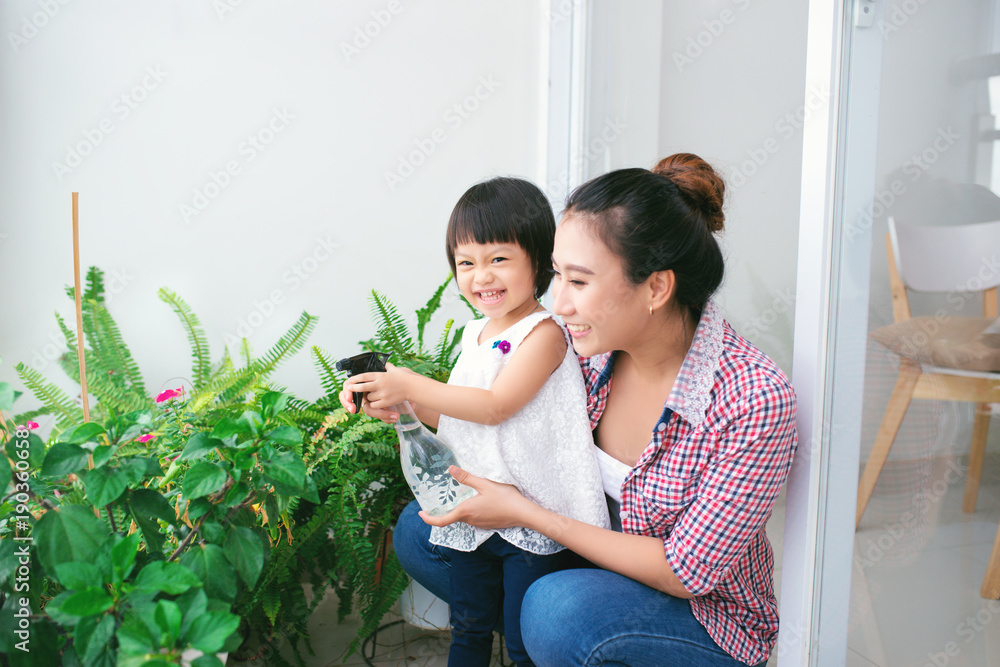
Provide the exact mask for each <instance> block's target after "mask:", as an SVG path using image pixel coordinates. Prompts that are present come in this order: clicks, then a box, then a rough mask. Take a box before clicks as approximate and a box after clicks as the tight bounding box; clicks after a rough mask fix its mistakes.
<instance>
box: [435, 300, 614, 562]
mask: <svg viewBox="0 0 1000 667" xmlns="http://www.w3.org/2000/svg"><path fill="white" fill-rule="evenodd" d="M551 316H552V314H551V313H548V312H540V313H534V314H531V315H528V316H527V317H525V318H524V319H523V320H521V321H520V322H517V323H516V324H514V325H513V326H511V327H510V328H509V329H507V330H506V331H504V332H503V333H501V334H499V335H497V336H494V337H493V338H490V339H488V340H484V341H483V342H482V343H479V342H478V341H479V335H480V333H481V332H482V331H483V327H485V326H486V323H487V322H489V319H488V318H484V319H481V320H473V321H472V322H469V324H468V325H466V327H465V331H464V333H463V335H462V353H461V354H460V355H459V357H458V361H457V362H456V363H455V368H454V369H453V370H452V372H451V376H450V378H449V379H448V384H454V385H460V386H464V387H478V388H480V389H489V388H490V387H492V386H493V382H494V381H495V380H496V378H497V376H498V375H499V374H500V371H501V370H503V368H504V366H506V365H507V362H508V360H510V358H511V357H513V356H514V355H515V354H516V353H517V348H518V346H519V345H520V343H521V341H523V340H524V338H525V336H527V335H528V333H530V332H531V330H532V329H534V327H535V326H536V325H537V324H538V323H539V322H542V321H543V320H546V319H548V318H549V317H551ZM563 334H564V335H565V329H563ZM508 345H509V349H508V351H507V352H506V353H504V352H503V350H505V349H507V348H508ZM438 435H439V436H440V437H441V438H442V439H443V440H444V441H445V442H447V443H448V445H449V446H450V447H452V449H453V450H454V451H455V454H456V456H457V458H458V460H459V463H460V465H461V466H462V467H463V468H464V469H465V470H468V471H469V472H472V473H474V474H476V475H479V476H481V477H486V478H488V479H491V480H493V481H496V482H502V483H505V484H513V485H514V486H516V487H517V488H518V490H520V491H521V493H522V494H524V496H525V497H527V498H529V499H530V500H532V501H534V502H535V503H537V504H538V505H541V506H542V507H544V508H546V509H549V510H552V511H554V512H557V513H559V514H561V515H563V516H567V517H570V518H573V519H579V520H581V521H585V522H587V523H590V524H593V525H595V526H600V527H602V528H608V527H609V526H610V522H609V519H608V506H607V503H606V501H605V496H604V488H603V485H602V483H601V473H600V469H599V468H598V464H597V454H596V451H595V450H596V447H595V446H594V440H593V435H592V433H591V430H590V418H589V417H588V416H587V394H586V389H585V387H584V383H583V375H582V373H581V372H580V362H579V360H578V359H577V356H576V354H575V353H574V352H573V346H572V345H571V344H570V343H569V341H568V340H567V345H566V356H565V357H564V358H563V360H562V363H561V364H560V365H559V367H558V368H556V370H555V371H553V373H552V375H550V376H549V379H548V380H547V381H546V382H545V384H544V385H543V386H542V388H541V389H540V390H539V391H538V393H537V394H536V395H535V396H534V397H533V398H532V399H531V400H530V401H528V403H527V404H526V405H525V406H524V407H523V408H521V409H520V410H519V411H518V412H517V413H516V414H514V415H513V416H511V417H510V418H509V419H507V420H506V421H504V422H503V423H501V424H497V425H495V426H490V425H485V424H476V423H473V422H467V421H461V420H458V419H452V418H450V417H447V416H445V415H441V420H440V422H439V423H438ZM494 533H499V534H500V537H502V538H503V539H504V540H506V541H507V542H509V543H510V544H513V545H514V546H516V547H519V548H521V549H523V550H525V551H530V552H531V553H536V554H553V553H556V552H558V551H561V550H562V549H563V548H564V547H563V546H562V545H560V544H559V543H558V542H556V541H554V540H552V539H549V538H548V537H545V536H544V535H542V534H540V533H538V532H536V531H533V530H528V529H527V528H521V527H514V528H503V529H500V530H487V529H483V528H476V527H474V526H470V525H469V524H466V523H461V522H459V523H454V524H451V525H450V526H445V527H443V528H438V527H432V528H431V542H432V543H433V544H436V545H439V546H445V547H450V548H452V549H457V550H459V551H473V550H475V549H476V547H478V546H479V545H480V544H482V543H483V542H485V541H486V540H487V539H489V537H490V536H491V535H493V534H494Z"/></svg>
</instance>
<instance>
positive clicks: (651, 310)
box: [649, 306, 653, 315]
mask: <svg viewBox="0 0 1000 667" xmlns="http://www.w3.org/2000/svg"><path fill="white" fill-rule="evenodd" d="M649 314H650V315H652V314H653V307H652V306H650V307H649Z"/></svg>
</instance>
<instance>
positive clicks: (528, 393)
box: [344, 320, 566, 424]
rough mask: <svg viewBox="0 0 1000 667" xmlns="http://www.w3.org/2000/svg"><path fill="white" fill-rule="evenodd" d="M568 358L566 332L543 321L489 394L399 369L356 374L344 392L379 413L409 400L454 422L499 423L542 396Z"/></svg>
mask: <svg viewBox="0 0 1000 667" xmlns="http://www.w3.org/2000/svg"><path fill="white" fill-rule="evenodd" d="M565 354H566V339H565V337H564V336H563V332H562V329H560V328H559V325H558V324H556V323H555V322H553V321H552V320H544V321H542V322H539V323H538V325H537V326H536V327H535V328H534V329H533V330H532V331H531V333H529V334H528V335H527V336H526V337H525V338H524V340H523V341H521V344H520V345H519V346H518V348H517V350H516V352H515V353H514V356H513V358H512V359H511V360H510V361H509V362H508V363H507V365H506V366H505V367H504V369H503V370H502V371H501V372H500V375H499V376H497V379H496V380H495V381H494V382H493V386H492V387H491V388H490V389H477V388H475V387H460V386H457V385H452V384H445V383H444V382H438V381H436V380H432V379H431V378H428V377H424V376H422V375H418V374H417V373H414V372H413V371H410V370H409V369H405V368H396V367H389V368H388V369H387V371H386V372H385V373H362V374H360V375H355V376H354V377H352V378H350V379H348V381H347V382H346V383H345V384H344V388H345V390H349V391H363V392H366V393H367V394H368V401H369V402H370V403H371V406H372V408H374V409H376V410H386V409H388V408H391V407H392V406H393V405H396V404H398V403H400V402H402V401H404V400H407V401H411V402H417V403H419V404H420V405H422V406H423V407H424V408H425V409H428V410H430V411H433V412H437V413H440V414H443V415H448V416H449V417H453V418H455V419H462V420H464V421H470V422H476V423H478V424H499V423H501V422H503V421H505V420H507V419H508V418H509V417H511V416H512V415H513V414H514V413H516V412H517V411H518V410H520V409H521V408H523V407H524V406H525V405H526V404H527V403H528V401H530V400H531V399H532V397H534V395H535V394H537V393H538V391H539V390H540V389H541V388H542V385H543V384H545V381H546V380H548V378H549V376H550V375H552V372H553V371H554V370H555V369H556V368H558V367H559V364H561V363H562V360H563V358H564V357H565Z"/></svg>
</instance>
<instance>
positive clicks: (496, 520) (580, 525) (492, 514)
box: [420, 466, 694, 598]
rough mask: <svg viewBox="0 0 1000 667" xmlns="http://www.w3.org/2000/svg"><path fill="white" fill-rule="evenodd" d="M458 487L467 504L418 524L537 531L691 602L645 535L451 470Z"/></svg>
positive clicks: (659, 543)
mask: <svg viewBox="0 0 1000 667" xmlns="http://www.w3.org/2000/svg"><path fill="white" fill-rule="evenodd" d="M450 471H451V473H452V474H453V475H454V477H455V479H457V480H458V481H459V482H461V483H462V484H466V485H468V486H471V487H472V488H474V489H475V490H476V491H478V492H479V493H478V495H476V496H474V497H473V498H470V499H469V500H466V501H465V502H463V503H462V504H460V505H459V506H458V507H456V508H455V509H453V510H452V511H451V512H449V513H447V514H445V515H443V516H439V517H432V516H430V515H429V514H427V513H425V512H421V513H420V516H421V518H422V519H423V520H424V521H425V522H426V523H428V524H430V525H432V526H446V525H448V524H450V523H454V522H455V521H464V522H466V523H469V524H472V525H474V526H479V527H481V528H494V529H497V528H508V527H511V526H524V527H525V528H530V529H532V530H535V531H538V532H539V533H541V534H542V535H545V536H546V537H549V538H551V539H553V540H555V541H556V542H558V543H559V544H561V545H563V546H564V547H566V548H568V549H570V550H572V551H574V552H576V553H578V554H579V555H581V556H583V557H584V558H586V559H587V560H589V561H590V562H592V563H594V564H595V565H598V566H600V567H603V568H604V569H606V570H611V571H612V572H617V573H618V574H621V575H623V576H626V577H628V578H629V579H634V580H636V581H638V582H640V583H643V584H646V585H647V586H649V587H651V588H655V589H656V590H659V591H663V592H664V593H669V594H670V595H673V596H674V597H679V598H691V597H694V596H693V595H692V594H691V593H690V592H688V590H687V589H686V588H684V585H683V584H682V583H681V582H680V580H679V579H678V578H677V576H676V575H675V574H674V572H673V570H671V569H670V566H669V565H668V564H667V559H666V556H665V555H664V552H663V540H661V539H660V538H657V537H647V536H644V535H629V534H625V533H618V532H615V531H613V530H608V529H605V528H598V527H597V526H592V525H590V524H589V523H585V522H583V521H577V520H575V519H568V518H566V517H564V516H561V515H559V514H556V513H555V512H552V511H550V510H547V509H545V508H543V507H540V506H538V505H536V504H535V503H533V502H531V501H530V500H528V499H527V498H525V497H524V496H522V495H521V494H520V493H519V492H518V490H517V489H516V488H515V487H513V486H511V485H509V484H499V483H497V482H492V481H490V480H487V479H483V478H481V477H476V476H475V475H473V474H471V473H469V472H466V471H465V470H462V469H460V468H457V467H454V466H452V467H451V469H450Z"/></svg>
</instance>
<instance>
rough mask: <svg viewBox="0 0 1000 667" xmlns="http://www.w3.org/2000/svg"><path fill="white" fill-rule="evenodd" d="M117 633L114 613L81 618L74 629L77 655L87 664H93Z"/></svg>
mask: <svg viewBox="0 0 1000 667" xmlns="http://www.w3.org/2000/svg"><path fill="white" fill-rule="evenodd" d="M114 634H115V617H114V615H112V614H105V615H104V616H101V617H100V620H98V617H96V616H88V617H86V618H83V619H81V620H80V622H79V623H78V624H77V626H76V629H75V630H74V631H73V646H74V648H75V649H76V652H77V656H78V657H79V658H80V659H81V660H82V661H83V662H84V664H86V665H90V664H92V663H93V662H94V661H95V659H96V658H97V657H98V656H99V655H100V654H101V651H103V650H104V649H105V648H108V647H109V645H110V643H111V638H112V637H113V636H114Z"/></svg>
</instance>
